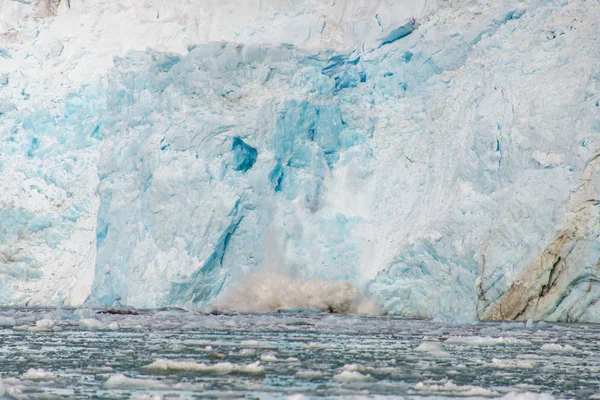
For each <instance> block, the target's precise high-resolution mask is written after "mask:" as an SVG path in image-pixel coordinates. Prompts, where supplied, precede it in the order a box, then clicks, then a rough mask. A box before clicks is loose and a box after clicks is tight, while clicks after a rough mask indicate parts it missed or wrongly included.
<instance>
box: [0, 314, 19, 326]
mask: <svg viewBox="0 0 600 400" xmlns="http://www.w3.org/2000/svg"><path fill="white" fill-rule="evenodd" d="M16 324H17V320H15V319H14V318H13V317H5V316H3V315H0V327H2V326H15V325H16Z"/></svg>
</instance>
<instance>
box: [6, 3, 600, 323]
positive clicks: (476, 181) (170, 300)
mask: <svg viewBox="0 0 600 400" xmlns="http://www.w3.org/2000/svg"><path fill="white" fill-rule="evenodd" d="M467 3H468V4H469V5H470V6H469V7H471V8H468V7H467ZM377 15H379V14H377ZM380 17H381V16H379V17H377V18H380ZM596 17H600V5H599V4H598V3H597V2H582V3H577V4H575V2H564V3H560V4H558V3H548V2H542V1H535V0H530V1H522V2H519V3H518V4H517V3H515V4H512V3H511V4H509V2H506V3H499V4H488V3H485V2H458V3H456V4H441V5H439V7H438V8H437V9H436V10H435V11H434V12H431V13H429V14H427V15H425V16H423V17H421V18H417V19H408V20H405V21H404V22H402V23H399V24H396V25H394V26H389V27H386V28H381V29H380V30H381V32H379V34H378V35H377V37H375V38H370V37H366V36H365V39H364V42H363V43H360V44H358V45H352V46H350V47H349V48H346V49H345V50H343V51H341V50H339V49H334V48H327V47H324V48H321V49H318V50H315V49H311V48H308V47H302V46H299V45H294V44H288V43H260V44H258V43H244V41H243V36H240V41H239V42H232V41H221V42H198V43H194V44H192V43H190V45H189V46H186V48H187V51H184V52H181V53H173V52H168V51H162V50H160V49H147V50H145V51H128V52H125V53H124V54H121V55H119V56H118V57H115V58H114V61H113V63H112V66H111V68H110V69H109V70H108V71H106V72H105V73H104V74H103V75H102V76H100V77H95V78H94V79H90V81H89V82H88V83H86V84H84V85H82V86H78V87H72V88H71V89H69V91H68V93H66V94H65V95H64V96H63V97H62V99H61V100H60V102H58V103H57V104H58V105H48V104H47V103H48V102H46V103H45V102H44V101H41V100H39V99H36V98H35V97H34V98H26V97H27V96H26V94H27V93H28V92H27V88H20V90H21V92H18V91H17V87H16V86H15V87H14V88H12V86H11V85H16V84H13V83H12V77H11V76H8V75H7V78H6V82H7V83H6V84H3V85H4V86H0V93H2V91H6V92H7V93H8V90H13V91H12V92H10V93H13V94H11V96H7V97H6V100H2V99H1V98H0V123H1V124H2V125H1V126H0V140H2V143H3V145H2V146H1V147H0V174H3V175H4V176H6V177H10V178H7V179H5V180H4V182H3V183H2V185H3V186H2V187H0V189H3V190H4V193H7V194H8V195H6V196H3V197H2V198H1V203H0V207H1V208H0V251H1V255H0V270H2V271H3V272H4V274H3V275H2V276H1V277H0V302H1V303H3V304H25V303H27V302H28V301H29V300H28V299H29V297H28V296H27V295H25V294H24V289H22V287H23V286H22V285H25V284H24V283H22V282H24V281H25V280H32V281H36V280H37V281H38V282H40V285H42V282H43V280H44V279H45V278H44V276H45V274H44V270H45V268H46V267H45V265H56V266H57V267H56V270H57V271H63V272H61V273H63V274H64V278H62V277H61V278H60V279H61V282H63V281H64V282H65V283H64V284H62V283H61V284H60V285H59V286H60V291H59V292H54V293H52V294H47V295H45V296H47V297H45V298H44V299H47V301H46V300H39V301H38V302H39V303H44V301H46V302H47V303H50V302H52V301H55V300H56V299H57V296H58V299H63V300H64V298H67V297H68V293H71V292H73V290H74V289H73V287H77V288H80V287H83V286H81V285H84V284H83V283H77V285H79V286H77V285H75V283H73V282H75V281H77V282H84V281H85V279H87V278H85V277H83V275H82V277H81V278H77V279H75V278H69V276H73V274H75V272H74V271H78V270H79V269H80V267H75V268H74V267H72V266H73V265H77V266H81V268H83V266H84V265H88V264H90V263H92V264H93V266H94V267H93V271H94V272H93V274H94V276H93V278H92V279H89V282H92V281H93V284H92V283H90V285H89V288H88V289H87V290H88V291H87V292H85V290H84V289H81V290H83V292H81V293H84V292H85V296H84V298H83V299H85V300H86V301H87V302H88V304H95V305H96V304H99V305H102V306H110V307H126V306H132V307H138V308H154V307H164V306H179V307H184V308H189V309H199V310H204V309H205V308H206V307H209V306H211V305H212V304H214V303H215V302H216V301H218V300H219V299H221V298H223V296H224V295H225V293H226V292H227V291H228V290H229V291H230V290H234V289H235V287H236V286H238V285H240V284H241V283H242V282H244V281H245V280H246V279H247V278H248V277H249V276H252V274H255V273H262V272H265V271H267V272H269V273H273V274H278V275H282V276H285V277H286V278H290V279H291V280H292V281H296V282H298V281H301V282H305V281H311V280H315V279H317V280H324V281H331V282H334V281H347V282H350V283H351V284H352V285H353V286H354V287H356V288H357V289H358V291H359V292H360V293H361V296H365V297H367V298H370V299H373V300H374V301H375V302H376V303H377V304H378V305H379V307H380V308H381V309H382V310H383V311H385V312H389V313H393V314H398V315H402V316H407V317H439V318H458V319H461V320H475V319H477V318H480V319H528V318H534V319H549V320H583V321H596V322H598V321H600V308H599V307H598V303H597V302H598V301H599V299H600V285H598V282H600V272H599V268H600V267H599V266H600V236H599V235H600V213H599V211H600V209H599V206H600V200H599V199H600V178H599V176H600V174H599V173H598V170H597V168H598V167H597V166H596V164H597V163H598V162H599V161H598V160H599V159H600V156H599V155H600V129H599V126H600V122H599V121H600V107H598V101H599V99H600V73H598V71H600V46H597V41H598V40H599V39H600V29H599V28H598V27H597V26H596V24H595V23H593V21H594V18H596ZM298 18H299V17H298ZM372 18H373V21H374V22H373V23H377V21H379V20H378V19H377V18H376V16H375V15H373V16H372ZM311 23H312V22H311ZM311 26H312V25H311ZM323 29H324V28H323ZM355 29H357V30H354V31H353V32H354V33H356V32H359V31H360V30H359V28H358V27H355ZM364 29H366V28H364ZM365 32H367V30H365ZM369 32H370V31H369ZM66 49H67V50H68V48H66ZM65 51H66V50H65ZM63 53H64V51H61V52H59V53H57V54H54V53H49V54H50V56H48V57H63V55H62V54H63ZM7 54H10V51H8V50H7ZM52 54H54V55H52ZM13 58H14V57H13ZM1 72H2V70H0V73H1ZM38 198H39V199H38ZM29 199H33V200H29ZM36 199H37V200H36ZM36 204H43V205H44V206H36ZM90 221H93V223H91V222H90ZM82 235H85V243H83V240H80V242H82V243H79V242H78V243H79V244H78V246H75V247H73V246H71V245H67V243H71V241H73V240H74V239H73V238H74V237H79V238H83V237H84V236H82ZM88 238H89V240H88ZM84 254H85V257H84ZM69 268H74V269H73V272H68V271H69ZM64 271H66V272H64ZM81 274H83V273H81ZM84 278H85V279H84ZM57 279H58V278H57ZM69 279H71V281H72V282H71V281H69ZM73 285H75V286H73ZM78 290H80V289H78ZM80 297H81V296H80ZM80 297H77V298H80Z"/></svg>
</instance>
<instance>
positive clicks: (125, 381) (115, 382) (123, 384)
mask: <svg viewBox="0 0 600 400" xmlns="http://www.w3.org/2000/svg"><path fill="white" fill-rule="evenodd" d="M104 386H105V387H107V388H109V389H130V390H136V389H154V390H157V389H159V390H160V389H168V388H169V385H167V384H165V383H163V382H160V381H157V380H154V379H139V378H128V377H126V376H125V375H122V374H117V375H112V376H111V377H110V378H108V380H107V381H106V382H104Z"/></svg>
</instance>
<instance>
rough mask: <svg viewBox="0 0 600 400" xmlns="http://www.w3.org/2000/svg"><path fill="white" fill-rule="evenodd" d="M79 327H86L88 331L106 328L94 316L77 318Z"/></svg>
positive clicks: (106, 327)
mask: <svg viewBox="0 0 600 400" xmlns="http://www.w3.org/2000/svg"><path fill="white" fill-rule="evenodd" d="M79 327H80V328H82V329H88V330H90V331H96V330H106V329H108V326H106V325H105V324H104V323H103V322H102V321H99V320H97V319H95V318H84V319H81V320H79Z"/></svg>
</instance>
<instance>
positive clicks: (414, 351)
mask: <svg viewBox="0 0 600 400" xmlns="http://www.w3.org/2000/svg"><path fill="white" fill-rule="evenodd" d="M0 343H1V344H2V346H1V349H0V375H1V376H2V380H1V381H0V393H2V392H4V396H5V398H17V399H40V398H44V399H46V398H72V399H83V398H101V399H108V398H152V399H154V398H161V399H180V398H181V399H191V398H258V399H270V398H294V399H300V398H316V397H332V398H408V399H416V398H462V397H469V398H507V399H521V398H522V399H551V398H589V397H593V396H597V398H600V380H599V379H598V377H599V376H600V374H599V373H600V325H589V324H588V325H585V324H558V323H544V322H532V321H530V322H528V323H527V324H526V323H521V322H489V323H488V322H485V323H478V324H472V325H452V324H447V323H444V322H436V321H431V320H408V319H400V318H395V317H388V316H380V317H367V316H353V315H337V314H327V313H321V312H312V311H309V310H298V311H291V312H280V313H269V314H199V313H195V312H188V311H183V310H173V309H170V310H167V309H165V310H151V311H132V312H130V313H129V314H108V313H106V311H102V310H92V309H77V310H73V309H2V310H0Z"/></svg>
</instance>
